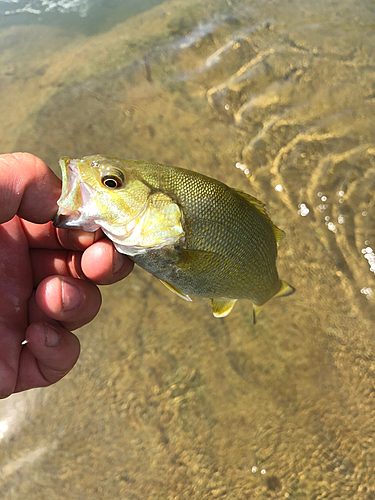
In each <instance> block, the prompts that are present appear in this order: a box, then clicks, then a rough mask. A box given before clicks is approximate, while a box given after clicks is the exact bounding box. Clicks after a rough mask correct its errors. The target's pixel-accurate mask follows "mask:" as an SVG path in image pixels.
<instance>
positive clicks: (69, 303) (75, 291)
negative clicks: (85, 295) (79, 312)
mask: <svg viewBox="0 0 375 500" xmlns="http://www.w3.org/2000/svg"><path fill="white" fill-rule="evenodd" d="M61 294H62V306H63V311H64V312H68V311H72V310H73V309H77V307H79V306H80V305H81V302H82V294H81V291H80V290H79V288H77V287H76V286H75V285H72V284H71V283H69V282H68V281H65V280H62V282H61Z"/></svg>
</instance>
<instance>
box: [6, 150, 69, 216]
mask: <svg viewBox="0 0 375 500" xmlns="http://www.w3.org/2000/svg"><path fill="white" fill-rule="evenodd" d="M60 192H61V182H60V180H59V179H58V177H56V175H55V174H54V173H53V172H52V170H50V169H49V168H48V167H47V165H46V164H45V163H43V162H42V160H40V159H39V158H37V157H36V156H33V155H30V154H28V153H14V154H6V155H0V207H1V210H0V223H2V222H6V221H8V220H10V219H12V218H13V217H14V215H16V214H17V215H18V216H19V217H22V218H23V219H27V220H30V221H33V222H39V223H42V222H47V221H49V220H51V219H52V217H53V216H54V215H55V213H56V212H57V204H56V201H57V199H58V197H59V196H60Z"/></svg>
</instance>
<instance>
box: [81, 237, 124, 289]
mask: <svg viewBox="0 0 375 500" xmlns="http://www.w3.org/2000/svg"><path fill="white" fill-rule="evenodd" d="M133 267H134V263H133V261H132V260H130V259H129V257H127V256H126V255H124V254H122V253H120V252H118V251H117V250H116V249H115V248H114V246H113V244H112V243H111V242H110V241H109V240H108V239H107V238H105V239H103V240H100V241H98V242H96V243H94V245H91V246H90V247H89V248H87V249H86V250H85V251H84V252H83V255H82V260H81V268H82V271H83V272H84V274H85V276H86V277H87V278H88V279H90V280H91V281H94V282H95V283H98V284H100V285H109V284H111V283H115V282H117V281H120V280H122V279H123V278H125V276H127V275H128V274H129V273H130V272H131V271H132V269H133Z"/></svg>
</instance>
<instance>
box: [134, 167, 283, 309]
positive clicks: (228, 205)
mask: <svg viewBox="0 0 375 500" xmlns="http://www.w3.org/2000/svg"><path fill="white" fill-rule="evenodd" d="M143 165H144V166H143V167H141V168H140V169H139V172H140V175H141V177H142V178H143V179H144V180H145V181H146V182H149V183H150V185H151V186H152V187H153V188H154V189H158V190H162V191H163V192H164V193H167V194H169V195H170V196H172V197H173V198H174V199H175V200H176V201H177V203H178V204H179V205H180V206H181V208H182V212H183V215H184V229H185V241H184V242H183V243H181V244H180V245H178V246H175V247H174V249H173V250H171V249H166V248H163V249H160V250H155V251H150V252H148V253H147V255H138V256H134V257H132V258H133V260H134V261H135V262H136V263H137V264H138V265H139V266H140V267H142V268H144V269H146V270H147V271H148V272H150V273H151V274H153V275H155V276H157V277H158V278H160V279H162V280H164V281H167V282H169V283H172V284H173V285H175V286H176V287H177V288H178V289H180V290H181V291H183V292H184V293H186V294H188V295H189V294H192V295H199V296H202V297H210V298H216V297H227V298H232V299H239V298H241V299H250V300H251V301H252V302H254V303H255V304H256V305H262V304H264V303H265V302H266V301H267V300H269V299H270V298H271V297H272V296H273V295H275V293H277V292H278V291H279V289H280V286H281V282H280V280H279V278H278V274H277V270H276V255H277V244H276V239H275V235H274V230H273V227H274V226H273V224H272V222H271V221H270V220H269V219H268V218H266V217H265V215H264V214H263V213H262V212H260V211H259V209H258V208H257V207H256V205H254V204H252V203H251V202H249V201H248V200H249V199H250V200H251V197H249V196H247V195H245V194H244V193H243V194H242V193H240V192H238V191H236V190H234V189H231V188H229V187H228V186H226V185H225V184H223V183H221V182H219V181H216V180H214V179H210V178H209V177H206V176H203V175H200V174H197V173H195V172H189V171H186V170H183V169H179V168H176V167H167V168H166V167H164V166H158V167H157V168H155V167H154V166H153V165H149V164H146V165H145V164H143ZM256 201H257V200H256Z"/></svg>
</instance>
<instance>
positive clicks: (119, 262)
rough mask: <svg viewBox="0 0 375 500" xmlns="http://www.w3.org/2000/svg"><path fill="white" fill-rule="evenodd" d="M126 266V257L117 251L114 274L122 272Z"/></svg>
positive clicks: (114, 257)
mask: <svg viewBox="0 0 375 500" xmlns="http://www.w3.org/2000/svg"><path fill="white" fill-rule="evenodd" d="M124 264H125V256H124V255H123V254H122V253H120V252H118V251H117V250H115V251H114V254H113V267H112V272H113V274H116V273H118V272H119V271H121V269H122V268H123V267H124Z"/></svg>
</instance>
